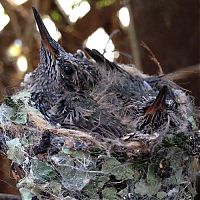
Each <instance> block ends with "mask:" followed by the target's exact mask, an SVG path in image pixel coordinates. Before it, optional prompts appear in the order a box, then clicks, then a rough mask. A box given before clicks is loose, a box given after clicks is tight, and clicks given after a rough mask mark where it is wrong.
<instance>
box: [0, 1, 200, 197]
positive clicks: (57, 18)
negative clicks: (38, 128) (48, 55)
mask: <svg viewBox="0 0 200 200" xmlns="http://www.w3.org/2000/svg"><path fill="white" fill-rule="evenodd" d="M32 6H34V7H36V8H37V9H38V10H39V12H40V14H41V16H42V18H43V20H44V23H45V25H46V26H47V29H48V30H49V32H50V34H51V35H52V37H53V38H54V39H55V40H57V41H59V42H60V44H61V45H62V46H63V47H64V48H65V50H66V51H68V52H72V53H73V52H76V50H77V49H83V47H85V46H87V47H89V48H95V49H97V50H99V51H100V52H101V53H104V55H105V57H106V58H108V59H109V60H111V61H117V62H119V63H127V64H129V63H132V64H135V66H136V67H137V68H138V69H140V70H141V71H143V73H146V74H149V75H158V65H159V64H160V65H161V66H162V69H163V72H164V74H165V76H167V77H168V78H170V79H172V80H174V81H175V82H176V83H178V84H179V85H180V86H182V87H183V88H185V89H186V90H187V92H188V93H189V94H191V95H192V96H194V97H195V104H196V106H199V105H200V89H199V86H200V65H199V63H200V51H199V47H200V40H199V36H200V33H199V31H200V29H199V17H200V16H199V12H198V11H199V1H198V0H190V1H188V0H156V1H155V0H148V1H146V0H129V1H128V0H121V1H120V0H51V1H49V0H0V101H2V100H3V98H4V97H5V96H6V95H10V94H12V93H13V92H16V91H17V90H18V88H19V84H20V82H21V81H22V80H23V76H24V74H25V73H27V72H29V71H32V70H33V69H34V68H36V67H37V64H38V59H39V45H40V36H39V33H38V30H37V28H36V25H35V22H34V18H33V14H32V10H31V7H32ZM143 42H144V43H145V44H146V47H145V48H144V45H142V43H143ZM153 54H154V57H155V58H156V59H157V61H156V62H155V59H152V56H153ZM0 162H1V163H2V164H1V168H0V174H1V177H0V192H4V193H13V194H17V193H18V192H17V190H16V189H15V187H14V185H15V181H14V178H11V175H10V172H9V170H8V168H9V167H8V166H10V163H9V161H8V160H6V159H4V158H3V157H2V158H1V160H0Z"/></svg>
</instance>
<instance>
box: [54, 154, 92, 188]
mask: <svg viewBox="0 0 200 200" xmlns="http://www.w3.org/2000/svg"><path fill="white" fill-rule="evenodd" d="M66 152H68V153H70V154H69V155H66V154H65V153H62V152H60V153H58V154H57V155H54V156H52V157H51V159H52V161H53V162H54V163H55V164H56V165H57V168H56V170H57V171H58V172H59V173H60V175H61V176H62V180H61V181H62V184H63V186H64V187H65V188H66V189H68V190H78V191H81V190H82V189H83V188H84V187H85V186H86V185H87V184H89V182H90V180H91V179H93V177H95V176H96V172H93V171H94V170H95V162H94V161H93V160H92V158H91V157H90V156H89V155H87V154H84V153H83V152H73V151H66ZM76 156H77V157H76Z"/></svg>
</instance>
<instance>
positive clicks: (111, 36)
mask: <svg viewBox="0 0 200 200" xmlns="http://www.w3.org/2000/svg"><path fill="white" fill-rule="evenodd" d="M119 32H120V30H119V29H116V30H114V31H113V32H112V33H111V34H110V36H109V38H108V41H107V43H106V45H105V48H104V49H103V55H104V54H105V53H106V48H107V46H108V43H109V42H110V40H111V39H112V38H113V36H114V35H116V34H118V33H119Z"/></svg>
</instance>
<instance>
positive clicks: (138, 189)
mask: <svg viewBox="0 0 200 200" xmlns="http://www.w3.org/2000/svg"><path fill="white" fill-rule="evenodd" d="M160 188H161V183H157V184H154V185H153V184H148V183H147V182H146V181H145V180H144V179H141V180H140V181H139V182H138V183H136V184H135V193H139V194H141V195H148V196H151V195H155V194H157V192H158V191H159V189H160Z"/></svg>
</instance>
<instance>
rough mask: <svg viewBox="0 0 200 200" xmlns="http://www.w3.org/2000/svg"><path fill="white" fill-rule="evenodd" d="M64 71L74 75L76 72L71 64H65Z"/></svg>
mask: <svg viewBox="0 0 200 200" xmlns="http://www.w3.org/2000/svg"><path fill="white" fill-rule="evenodd" d="M64 71H65V74H66V75H72V74H73V73H74V70H73V68H72V67H71V66H65V67H64Z"/></svg>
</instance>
